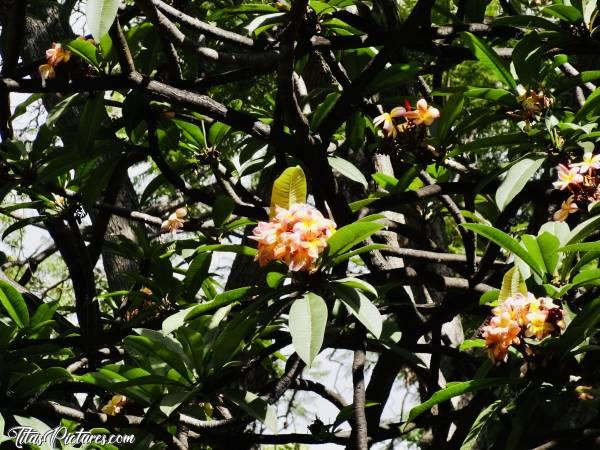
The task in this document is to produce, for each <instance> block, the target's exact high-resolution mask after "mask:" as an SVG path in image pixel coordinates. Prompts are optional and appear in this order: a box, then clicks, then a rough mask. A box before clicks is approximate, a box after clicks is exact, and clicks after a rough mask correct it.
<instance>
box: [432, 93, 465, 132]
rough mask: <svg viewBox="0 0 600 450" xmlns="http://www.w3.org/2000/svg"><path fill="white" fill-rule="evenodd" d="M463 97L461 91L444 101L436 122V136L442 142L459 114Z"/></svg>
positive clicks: (463, 100)
mask: <svg viewBox="0 0 600 450" xmlns="http://www.w3.org/2000/svg"><path fill="white" fill-rule="evenodd" d="M464 103H465V99H464V96H463V94H462V93H457V94H454V95H451V96H450V98H448V100H447V101H446V104H445V105H444V109H443V110H442V113H441V115H440V118H439V120H438V122H437V129H436V137H437V138H438V140H439V141H440V142H441V143H443V142H445V141H446V138H447V137H448V135H449V133H450V128H451V127H452V124H454V122H456V119H457V118H458V117H459V116H460V114H461V112H462V109H463V105H464Z"/></svg>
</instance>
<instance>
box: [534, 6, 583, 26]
mask: <svg viewBox="0 0 600 450" xmlns="http://www.w3.org/2000/svg"><path fill="white" fill-rule="evenodd" d="M542 13H543V14H546V15H547V16H552V17H556V18H558V19H560V20H562V21H563V22H568V23H575V22H579V21H580V20H582V19H583V16H582V15H581V13H580V12H579V10H578V9H577V8H575V7H573V6H568V5H551V6H546V7H545V8H544V9H542Z"/></svg>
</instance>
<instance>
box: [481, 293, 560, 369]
mask: <svg viewBox="0 0 600 450" xmlns="http://www.w3.org/2000/svg"><path fill="white" fill-rule="evenodd" d="M564 327H565V324H564V321H563V311H562V309H561V308H560V307H559V306H557V305H555V304H554V303H553V302H552V299H550V298H548V297H541V298H536V297H535V296H534V295H533V294H531V293H529V292H528V293H527V295H523V294H516V295H514V296H512V297H509V298H507V299H506V300H504V301H503V302H502V303H500V304H499V305H498V306H496V307H495V308H494V309H492V318H491V319H490V320H489V323H488V324H487V325H485V326H484V327H482V329H481V331H482V337H483V338H484V339H485V343H486V346H487V348H488V354H489V357H490V359H491V360H492V361H493V362H494V363H495V364H498V363H500V362H505V361H506V360H507V359H508V349H509V347H510V346H511V345H512V346H514V347H515V348H517V349H519V350H523V348H524V346H526V344H525V340H524V338H532V339H536V340H538V341H541V340H542V339H544V338H545V337H547V336H557V335H559V334H560V332H561V330H562V329H563V328H564Z"/></svg>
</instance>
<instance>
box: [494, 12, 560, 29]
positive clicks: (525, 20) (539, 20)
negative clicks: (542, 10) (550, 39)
mask: <svg viewBox="0 0 600 450" xmlns="http://www.w3.org/2000/svg"><path fill="white" fill-rule="evenodd" d="M492 26H511V27H525V28H542V29H545V30H552V31H562V28H561V27H560V26H558V25H557V24H555V23H554V22H551V21H549V20H548V19H544V18H543V17H538V16H527V15H522V16H507V17H500V18H498V19H496V20H494V21H493V22H492Z"/></svg>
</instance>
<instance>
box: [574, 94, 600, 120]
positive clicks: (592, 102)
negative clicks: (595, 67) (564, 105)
mask: <svg viewBox="0 0 600 450" xmlns="http://www.w3.org/2000/svg"><path fill="white" fill-rule="evenodd" d="M598 108H600V90H598V89H596V90H595V91H594V92H592V93H591V94H590V95H589V96H588V98H587V99H586V100H585V103H584V104H583V106H582V107H581V108H579V110H578V111H577V113H576V114H575V117H574V118H573V121H574V122H580V121H581V120H583V119H584V118H585V117H587V116H588V115H590V114H592V113H593V114H597V111H598Z"/></svg>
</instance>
